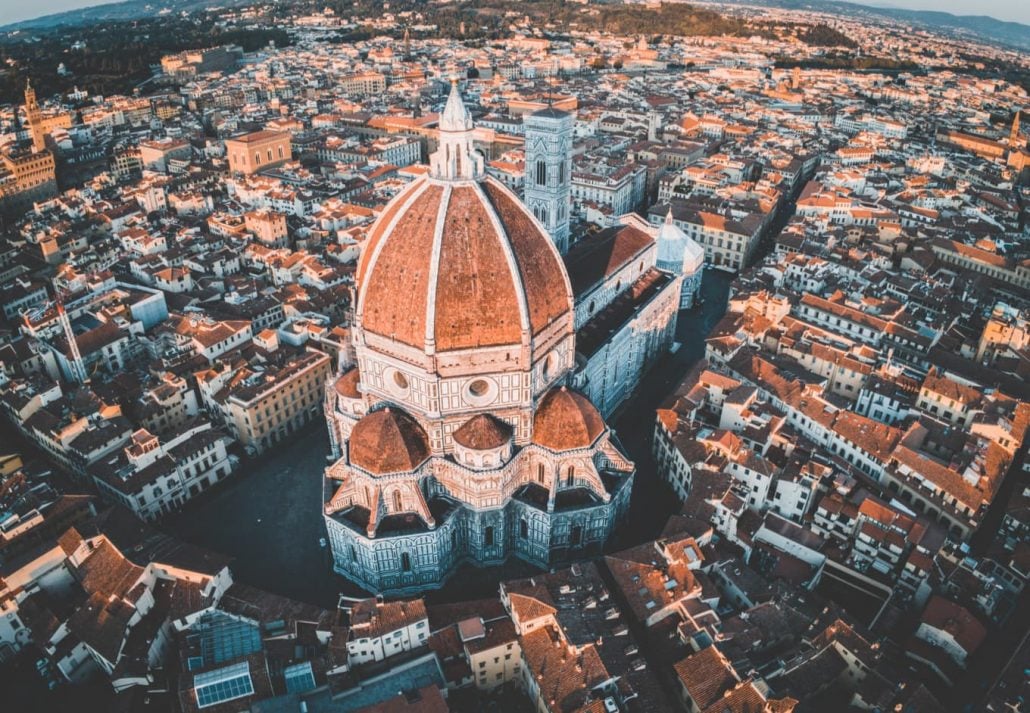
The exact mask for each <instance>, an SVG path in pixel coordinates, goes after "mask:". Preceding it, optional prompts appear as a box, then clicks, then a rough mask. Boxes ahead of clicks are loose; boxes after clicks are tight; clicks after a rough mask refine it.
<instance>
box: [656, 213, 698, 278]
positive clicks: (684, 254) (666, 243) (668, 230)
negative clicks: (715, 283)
mask: <svg viewBox="0 0 1030 713" xmlns="http://www.w3.org/2000/svg"><path fill="white" fill-rule="evenodd" d="M704 261H705V251H704V248H702V247H701V246H700V245H698V244H697V243H696V242H694V241H693V240H691V239H690V237H689V236H688V235H687V234H686V233H684V232H683V231H682V230H681V229H680V227H679V226H678V225H676V223H675V222H674V221H673V219H672V208H671V207H670V208H669V212H668V213H667V214H666V215H665V222H664V223H662V226H661V227H660V228H659V229H658V265H659V266H660V267H664V268H666V269H668V268H669V267H670V266H676V268H677V272H679V271H680V270H685V271H687V272H693V271H694V270H695V269H696V268H698V267H700V266H701V265H702V264H704Z"/></svg>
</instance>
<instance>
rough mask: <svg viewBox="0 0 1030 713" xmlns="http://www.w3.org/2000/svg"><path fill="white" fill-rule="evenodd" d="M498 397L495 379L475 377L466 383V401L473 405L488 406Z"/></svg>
mask: <svg viewBox="0 0 1030 713" xmlns="http://www.w3.org/2000/svg"><path fill="white" fill-rule="evenodd" d="M496 399H497V384H496V383H495V382H494V381H493V379H473V380H472V381H470V382H468V384H466V385H465V401H466V402H467V403H469V404H471V405H473V406H486V405H488V404H491V403H493V402H494V401H495V400H496Z"/></svg>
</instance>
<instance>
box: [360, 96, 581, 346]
mask: <svg viewBox="0 0 1030 713" xmlns="http://www.w3.org/2000/svg"><path fill="white" fill-rule="evenodd" d="M471 127H472V123H471V119H469V118H468V116H467V112H466V110H465V108H464V105H463V104H461V99H460V95H458V94H457V89H456V86H455V88H454V89H452V93H451V97H450V99H449V100H448V103H447V108H446V110H445V111H444V117H443V120H442V121H441V132H440V135H441V138H440V149H439V150H438V151H437V152H436V153H434V155H433V158H432V163H431V170H430V172H429V175H427V176H423V177H421V178H419V179H417V180H416V181H414V182H413V183H412V185H410V186H408V187H407V188H406V189H405V190H404V191H402V192H401V193H400V194H399V195H397V196H396V197H395V198H394V199H393V200H392V201H391V202H390V203H389V204H388V205H387V206H386V208H385V209H384V210H383V213H382V214H381V215H380V217H379V219H378V220H377V222H376V224H375V225H374V226H373V227H372V230H371V231H370V233H369V237H368V240H367V241H366V244H365V247H364V248H363V251H362V259H361V262H360V264H359V266H358V275H357V279H358V310H357V313H358V318H359V319H360V323H361V329H362V330H363V332H364V333H366V334H374V335H379V336H382V337H385V338H388V339H391V340H394V341H397V342H401V343H402V344H405V345H407V346H410V347H414V348H416V349H419V350H422V351H424V352H425V353H426V354H433V353H439V352H447V351H458V350H463V349H472V348H476V347H495V346H507V345H521V344H529V343H531V341H532V338H533V337H534V336H535V335H537V334H540V333H541V332H542V331H543V330H545V329H546V328H547V327H548V326H549V325H551V324H552V323H554V322H555V320H558V319H561V318H563V317H564V318H567V319H568V320H570V322H571V315H572V309H573V306H572V290H571V287H570V286H569V281H568V277H567V275H566V273H565V268H564V265H563V264H562V261H561V258H560V256H559V254H558V251H557V250H556V249H555V247H554V245H553V244H552V242H551V239H550V237H549V236H548V235H547V233H546V232H545V231H544V230H543V228H542V227H541V226H540V225H539V224H538V223H537V222H536V221H535V220H534V219H533V217H532V214H531V213H530V212H529V211H528V210H527V209H526V208H525V207H524V206H523V205H522V202H521V201H520V200H519V199H518V197H517V196H516V195H515V194H514V193H512V192H511V191H510V190H509V189H508V188H507V187H505V186H504V185H503V184H502V183H500V182H499V181H497V180H495V179H493V178H490V177H487V176H486V175H485V173H484V172H483V168H482V161H483V159H482V156H480V155H479V154H478V152H476V151H474V149H473V148H472V133H473V129H472V128H471Z"/></svg>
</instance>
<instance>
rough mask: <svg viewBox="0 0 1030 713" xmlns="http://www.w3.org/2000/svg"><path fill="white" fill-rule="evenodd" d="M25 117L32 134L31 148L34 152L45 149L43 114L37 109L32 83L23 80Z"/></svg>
mask: <svg viewBox="0 0 1030 713" xmlns="http://www.w3.org/2000/svg"><path fill="white" fill-rule="evenodd" d="M25 117H26V119H28V122H29V133H30V134H31V135H32V150H33V151H35V152H37V153H38V152H40V151H45V150H46V141H45V140H44V138H43V115H42V112H40V110H39V102H37V101H36V90H35V89H33V88H32V83H31V82H28V81H26V82H25Z"/></svg>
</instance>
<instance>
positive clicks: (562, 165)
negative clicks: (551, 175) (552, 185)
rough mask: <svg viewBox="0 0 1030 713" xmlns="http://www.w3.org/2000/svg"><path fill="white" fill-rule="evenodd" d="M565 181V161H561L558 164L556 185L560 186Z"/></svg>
mask: <svg viewBox="0 0 1030 713" xmlns="http://www.w3.org/2000/svg"><path fill="white" fill-rule="evenodd" d="M564 183H565V162H564V161H562V162H561V163H559V164H558V185H559V186H561V185H563V184H564Z"/></svg>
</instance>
